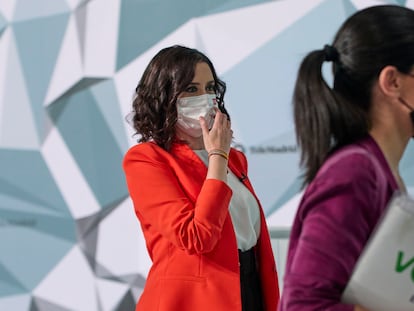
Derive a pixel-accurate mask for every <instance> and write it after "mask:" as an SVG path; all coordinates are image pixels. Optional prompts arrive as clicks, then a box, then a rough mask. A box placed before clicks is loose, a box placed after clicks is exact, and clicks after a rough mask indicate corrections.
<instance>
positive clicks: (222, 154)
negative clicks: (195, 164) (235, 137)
mask: <svg viewBox="0 0 414 311" xmlns="http://www.w3.org/2000/svg"><path fill="white" fill-rule="evenodd" d="M212 156H219V157H222V158H224V159H226V161H228V160H229V155H228V153H227V152H225V151H224V150H221V149H211V150H209V151H208V158H209V159H210V157H212Z"/></svg>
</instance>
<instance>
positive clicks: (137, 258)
mask: <svg viewBox="0 0 414 311" xmlns="http://www.w3.org/2000/svg"><path fill="white" fill-rule="evenodd" d="M382 3H393V4H399V5H405V6H409V7H414V1H413V0H409V1H398V0H394V1H379V0H378V1H374V0H366V1H363V0H360V1H357V0H338V1H332V0H307V1H303V0H278V1H275V0H274V1H271V0H267V1H266V0H197V1H196V2H194V0H175V1H170V0H151V1H137V0H110V1H105V0H7V1H6V0H2V1H0V310H18V311H20V310H33V311H37V310H39V311H43V310H45V311H49V310H53V311H55V310H87V311H94V310H133V309H134V306H135V303H136V300H137V299H138V297H139V296H140V294H141V292H142V288H143V286H144V284H145V278H146V274H147V272H148V268H149V265H150V262H149V258H148V255H147V253H146V249H145V241H144V239H143V237H142V234H141V231H140V228H139V224H138V221H137V220H136V217H135V215H134V212H133V208H132V204H131V200H130V198H129V196H128V193H127V189H126V185H125V179H124V175H123V171H122V158H123V155H124V154H125V152H126V151H127V150H128V148H129V147H130V146H132V145H133V144H135V143H136V137H134V136H133V131H132V129H131V128H130V127H129V125H128V124H127V122H125V115H127V114H128V113H129V112H130V106H131V98H132V94H133V91H134V89H135V86H136V83H137V81H138V79H139V77H140V76H141V74H142V72H143V70H144V68H145V66H146V65H147V64H148V62H149V60H150V59H151V58H152V57H153V56H154V55H155V53H156V52H157V51H158V50H159V49H161V48H163V47H166V46H169V45H173V44H181V45H186V46H190V47H195V48H197V49H199V50H201V51H203V52H205V53H206V54H207V55H208V56H209V57H210V58H211V59H212V61H213V63H214V64H215V66H216V69H217V72H218V74H219V76H220V77H221V78H222V79H223V80H224V81H226V82H227V86H228V92H227V94H226V98H225V102H226V105H227V107H228V110H229V112H230V114H231V115H232V126H233V129H234V136H235V141H234V144H235V146H236V147H238V148H240V149H242V150H244V152H245V153H246V155H247V157H248V160H249V173H250V178H251V180H252V183H253V185H254V187H255V190H256V192H257V194H258V197H259V198H260V200H261V202H262V204H263V207H264V209H265V212H266V214H267V216H268V222H269V225H270V226H290V223H291V220H292V217H293V214H294V212H295V207H296V203H297V201H298V199H299V198H300V178H299V176H300V171H299V168H298V159H299V154H298V150H297V147H296V142H295V137H294V130H293V122H292V116H291V94H292V89H293V83H294V79H295V76H296V71H297V67H298V64H299V61H300V60H301V58H302V57H303V56H304V55H305V54H306V53H307V52H308V51H310V50H312V49H315V48H320V47H322V46H323V45H324V44H326V43H329V42H330V41H331V40H332V37H333V34H334V32H335V31H336V29H337V28H338V27H339V25H340V24H341V23H342V22H343V20H344V19H345V18H346V17H347V16H349V15H350V14H352V13H353V12H355V11H356V10H358V9H361V8H363V7H365V6H370V5H375V4H382ZM321 21H323V22H321ZM326 72H327V73H326V75H327V79H329V70H327V71H326ZM407 154H409V155H411V157H409V156H405V157H404V159H403V162H402V166H401V170H402V173H403V177H404V179H405V181H406V183H407V186H408V189H409V191H410V192H414V174H413V169H414V160H413V157H412V155H413V154H414V146H413V143H411V144H410V146H409V148H408V151H407Z"/></svg>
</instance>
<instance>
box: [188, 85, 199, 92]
mask: <svg viewBox="0 0 414 311" xmlns="http://www.w3.org/2000/svg"><path fill="white" fill-rule="evenodd" d="M185 91H186V92H187V93H195V92H197V88H196V87H195V86H189V87H187V88H186V89H185Z"/></svg>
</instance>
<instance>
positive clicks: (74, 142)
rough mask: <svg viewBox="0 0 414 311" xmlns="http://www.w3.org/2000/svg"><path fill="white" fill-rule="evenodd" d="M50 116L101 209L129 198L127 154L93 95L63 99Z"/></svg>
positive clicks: (88, 93)
mask: <svg viewBox="0 0 414 311" xmlns="http://www.w3.org/2000/svg"><path fill="white" fill-rule="evenodd" d="M49 113H50V116H51V118H52V120H53V121H54V123H55V124H56V126H57V128H58V129H59V131H60V133H61V134H62V136H63V139H64V140H65V142H66V145H67V146H68V148H69V150H70V151H71V153H72V155H73V157H74V158H75V161H76V162H77V164H78V166H79V168H80V169H81V171H82V173H83V176H84V177H85V179H86V181H87V182H88V184H89V185H90V187H91V189H92V190H93V192H94V193H95V196H96V197H97V199H98V201H99V203H100V204H101V206H104V207H106V206H109V205H111V204H112V203H113V202H116V201H118V200H119V199H120V198H122V197H124V196H126V195H127V189H126V186H125V178H124V174H123V171H122V159H123V151H122V150H121V149H120V147H119V146H118V143H117V141H116V138H115V137H114V135H113V133H112V132H111V130H110V127H109V126H108V124H107V123H106V120H105V118H104V116H103V115H102V112H101V110H100V109H99V106H98V104H97V103H96V99H95V98H94V97H93V95H92V93H91V91H90V90H89V89H87V90H83V91H80V92H78V93H75V94H73V95H71V96H69V97H64V98H62V99H60V100H59V101H58V102H56V103H54V104H53V105H51V106H50V107H49ZM119 122H122V119H119Z"/></svg>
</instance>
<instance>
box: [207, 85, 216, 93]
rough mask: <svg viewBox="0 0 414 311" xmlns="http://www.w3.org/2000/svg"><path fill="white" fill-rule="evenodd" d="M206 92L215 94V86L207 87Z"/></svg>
mask: <svg viewBox="0 0 414 311" xmlns="http://www.w3.org/2000/svg"><path fill="white" fill-rule="evenodd" d="M206 91H207V92H209V93H215V92H216V87H215V86H214V85H209V86H207V87H206Z"/></svg>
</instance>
